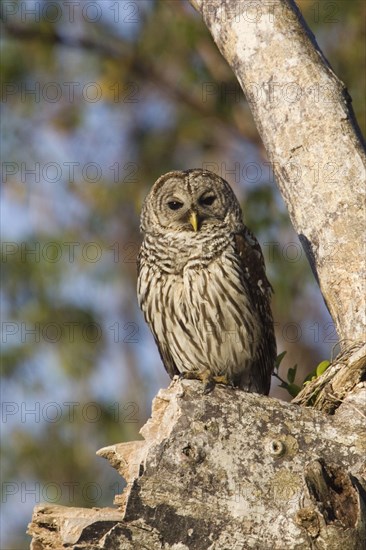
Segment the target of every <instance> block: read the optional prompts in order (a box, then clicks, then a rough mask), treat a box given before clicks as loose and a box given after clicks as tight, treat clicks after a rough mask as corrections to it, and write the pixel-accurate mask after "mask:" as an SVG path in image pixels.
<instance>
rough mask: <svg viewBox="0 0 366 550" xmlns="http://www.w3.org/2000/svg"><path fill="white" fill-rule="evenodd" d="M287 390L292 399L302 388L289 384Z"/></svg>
mask: <svg viewBox="0 0 366 550" xmlns="http://www.w3.org/2000/svg"><path fill="white" fill-rule="evenodd" d="M286 389H287V391H288V393H289V394H290V395H291V396H292V397H296V396H297V394H298V393H299V391H300V390H301V388H300V386H298V385H297V384H288V386H287V388H286Z"/></svg>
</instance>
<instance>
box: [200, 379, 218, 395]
mask: <svg viewBox="0 0 366 550" xmlns="http://www.w3.org/2000/svg"><path fill="white" fill-rule="evenodd" d="M215 385H216V384H215V381H214V380H213V379H212V378H211V379H210V380H207V382H206V384H205V385H204V387H203V395H208V394H209V393H211V392H212V390H213V389H214V387H215Z"/></svg>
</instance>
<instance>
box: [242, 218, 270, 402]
mask: <svg viewBox="0 0 366 550" xmlns="http://www.w3.org/2000/svg"><path fill="white" fill-rule="evenodd" d="M235 246H236V252H237V254H238V255H239V258H240V260H241V266H242V272H243V276H244V279H245V281H246V287H247V288H248V291H249V294H250V296H251V299H252V304H253V306H254V307H255V308H256V310H257V312H258V316H259V319H260V322H261V324H262V327H261V335H262V337H261V342H260V344H259V346H258V354H257V363H258V364H257V366H256V368H257V369H258V375H259V378H260V384H261V386H262V388H266V389H267V392H266V393H268V391H269V386H270V379H271V373H272V371H273V367H274V364H275V359H276V356H277V348H276V339H275V335H274V327H273V318H272V311H271V305H270V300H271V296H272V292H273V288H272V286H271V283H270V282H269V281H268V279H267V276H266V271H265V264H264V258H263V254H262V250H261V247H260V245H259V243H258V241H257V239H256V238H255V237H254V235H253V234H252V233H251V231H249V229H248V228H247V227H245V228H244V229H243V230H242V231H241V232H240V233H236V234H235Z"/></svg>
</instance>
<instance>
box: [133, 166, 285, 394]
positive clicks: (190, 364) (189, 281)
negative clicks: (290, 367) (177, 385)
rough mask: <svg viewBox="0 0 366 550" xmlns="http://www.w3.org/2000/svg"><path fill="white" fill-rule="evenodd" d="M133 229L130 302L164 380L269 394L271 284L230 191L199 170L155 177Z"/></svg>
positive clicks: (272, 358) (273, 345) (273, 346)
mask: <svg viewBox="0 0 366 550" xmlns="http://www.w3.org/2000/svg"><path fill="white" fill-rule="evenodd" d="M141 231H142V232H143V234H144V238H143V242H142V245H141V249H140V253H139V257H138V284H137V292H138V300H139V305H140V307H141V309H142V311H143V313H144V316H145V319H146V321H147V323H148V325H149V326H150V329H151V331H152V333H153V335H154V338H155V341H156V343H157V346H158V348H159V351H160V355H161V358H162V361H163V363H164V366H165V369H166V370H167V372H168V374H169V375H170V377H171V378H173V376H174V375H181V376H183V377H187V378H197V379H200V380H202V381H203V382H204V391H205V392H206V393H207V392H209V391H211V390H212V388H213V387H214V385H215V383H224V384H230V385H233V386H237V387H239V388H241V389H243V390H245V391H252V392H257V393H262V394H268V392H269V388H270V382H271V373H272V371H273V367H274V363H275V359H276V341H275V337H274V330H273V320H272V314H271V308H270V298H271V293H272V287H271V285H270V283H269V282H268V280H267V277H266V274H265V267H264V260H263V256H262V252H261V248H260V246H259V244H258V242H257V240H256V238H255V237H254V236H253V235H252V233H251V232H250V231H249V229H248V228H247V227H246V226H245V225H244V223H243V221H242V213H241V208H240V205H239V203H238V200H237V199H236V197H235V195H234V193H233V191H232V189H231V187H230V185H229V184H228V183H227V182H226V181H225V180H224V179H222V178H220V177H219V176H217V175H216V174H213V173H212V172H209V171H207V170H200V169H194V170H186V171H182V172H181V171H175V172H169V173H168V174H165V175H163V176H161V177H160V178H159V179H158V180H157V181H156V183H155V184H154V186H153V187H152V189H151V191H150V193H149V195H148V196H147V198H146V200H145V203H144V206H143V209H142V213H141Z"/></svg>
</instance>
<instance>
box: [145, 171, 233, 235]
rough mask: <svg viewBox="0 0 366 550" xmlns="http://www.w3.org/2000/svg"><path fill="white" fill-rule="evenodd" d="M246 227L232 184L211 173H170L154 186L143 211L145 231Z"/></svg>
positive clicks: (185, 230)
mask: <svg viewBox="0 0 366 550" xmlns="http://www.w3.org/2000/svg"><path fill="white" fill-rule="evenodd" d="M218 226H221V227H227V228H228V229H229V230H236V229H239V227H241V226H242V213H241V208H240V205H239V202H238V200H237V198H236V196H235V195H234V192H233V190H232V189H231V187H230V185H229V184H228V183H227V181H225V180H224V179H222V178H221V177H220V176H217V175H216V174H214V173H213V172H209V171H208V170H201V169H199V168H195V169H193V170H185V171H174V172H168V173H167V174H164V175H163V176H161V177H160V178H159V179H158V180H157V181H156V182H155V184H154V185H153V187H152V189H151V191H150V193H149V194H148V196H147V197H146V199H145V202H144V205H143V209H142V212H141V226H140V228H141V231H143V232H144V233H145V232H148V231H149V232H152V233H153V232H154V230H155V231H158V232H160V231H161V230H166V231H177V232H191V233H192V232H202V231H209V230H211V229H212V228H213V227H218Z"/></svg>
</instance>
